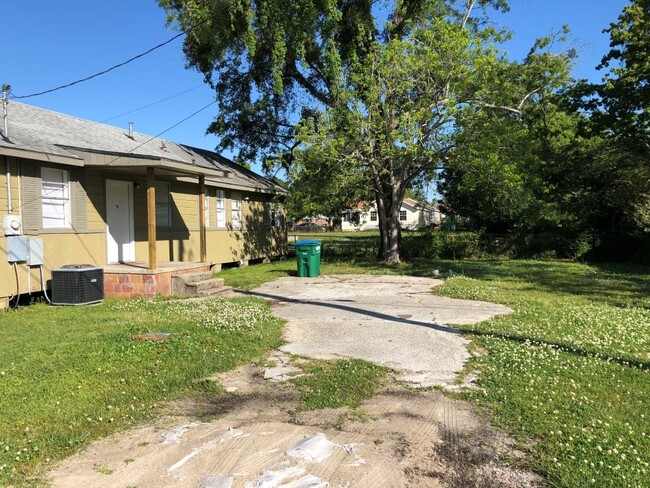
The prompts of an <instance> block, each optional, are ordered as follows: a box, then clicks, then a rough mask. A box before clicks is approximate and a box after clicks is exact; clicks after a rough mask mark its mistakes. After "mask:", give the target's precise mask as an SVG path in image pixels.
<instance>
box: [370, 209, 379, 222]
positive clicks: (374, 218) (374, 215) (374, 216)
mask: <svg viewBox="0 0 650 488" xmlns="http://www.w3.org/2000/svg"><path fill="white" fill-rule="evenodd" d="M370 222H377V211H376V210H371V211H370Z"/></svg>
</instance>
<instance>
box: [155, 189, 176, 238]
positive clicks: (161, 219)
mask: <svg viewBox="0 0 650 488" xmlns="http://www.w3.org/2000/svg"><path fill="white" fill-rule="evenodd" d="M170 186H171V185H170V184H169V183H167V182H164V181H156V225H157V226H158V227H171V226H172V212H171V194H170V193H171V192H170Z"/></svg>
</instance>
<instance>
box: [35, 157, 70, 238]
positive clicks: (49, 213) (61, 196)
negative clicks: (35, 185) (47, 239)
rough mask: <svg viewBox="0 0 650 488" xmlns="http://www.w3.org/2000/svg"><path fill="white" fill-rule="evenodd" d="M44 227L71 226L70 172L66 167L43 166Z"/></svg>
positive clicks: (42, 200) (42, 198) (42, 199)
mask: <svg viewBox="0 0 650 488" xmlns="http://www.w3.org/2000/svg"><path fill="white" fill-rule="evenodd" d="M41 202H42V219H43V224H42V225H43V228H44V229H56V228H70V227H71V225H70V223H71V218H70V214H71V213H70V174H69V173H68V171H66V170H64V169H55V168H45V167H43V168H41Z"/></svg>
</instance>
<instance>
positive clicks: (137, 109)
mask: <svg viewBox="0 0 650 488" xmlns="http://www.w3.org/2000/svg"><path fill="white" fill-rule="evenodd" d="M202 86H203V84H200V85H196V86H195V87H194V88H190V89H188V90H185V91H182V92H180V93H177V94H175V95H171V96H169V97H167V98H163V99H162V100H158V101H156V102H153V103H150V104H149V105H144V106H143V107H138V108H134V109H133V110H130V111H128V112H124V113H123V114H120V115H116V116H115V117H111V118H110V119H104V120H100V121H99V122H100V123H104V122H108V121H109V120H114V119H118V118H120V117H124V116H125V115H129V114H132V113H133V112H137V111H139V110H144V109H145V108H149V107H153V106H154V105H157V104H159V103H162V102H166V101H167V100H171V99H172V98H176V97H179V96H181V95H184V94H186V93H189V92H191V91H193V90H196V89H197V88H201V87H202Z"/></svg>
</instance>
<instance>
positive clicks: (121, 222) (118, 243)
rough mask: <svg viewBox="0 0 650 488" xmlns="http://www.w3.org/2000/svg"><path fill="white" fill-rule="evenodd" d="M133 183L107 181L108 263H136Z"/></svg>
mask: <svg viewBox="0 0 650 488" xmlns="http://www.w3.org/2000/svg"><path fill="white" fill-rule="evenodd" d="M133 234H134V232H133V183H131V182H130V181H120V180H106V246H107V247H106V261H107V262H108V263H124V262H129V261H135V240H134V238H133Z"/></svg>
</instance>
